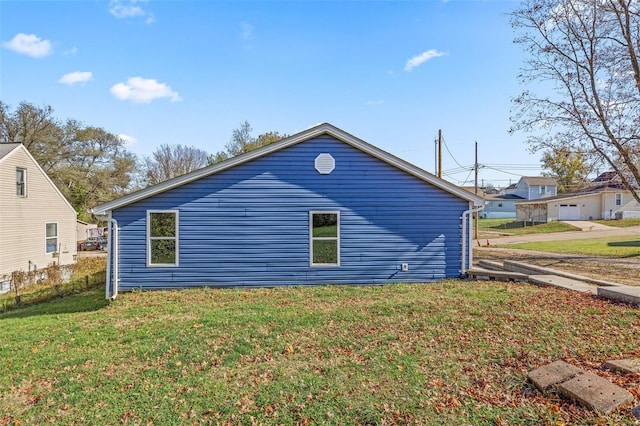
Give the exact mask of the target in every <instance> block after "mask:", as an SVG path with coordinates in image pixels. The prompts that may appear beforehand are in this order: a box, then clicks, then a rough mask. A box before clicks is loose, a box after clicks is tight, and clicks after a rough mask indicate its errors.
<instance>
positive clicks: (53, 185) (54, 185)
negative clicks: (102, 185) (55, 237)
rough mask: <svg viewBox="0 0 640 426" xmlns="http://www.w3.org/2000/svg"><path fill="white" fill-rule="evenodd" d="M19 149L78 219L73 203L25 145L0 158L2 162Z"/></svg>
mask: <svg viewBox="0 0 640 426" xmlns="http://www.w3.org/2000/svg"><path fill="white" fill-rule="evenodd" d="M18 149H22V150H23V151H24V152H25V153H26V154H27V157H29V159H30V160H31V161H32V162H33V164H35V166H36V167H37V168H38V170H40V173H42V175H43V176H44V178H45V179H46V180H47V182H49V185H51V187H52V188H53V189H54V190H55V191H56V193H57V194H58V196H59V197H60V198H61V199H62V201H63V202H64V203H65V204H66V206H67V207H68V208H69V209H70V210H71V211H72V212H73V214H75V216H76V218H77V217H78V212H77V211H76V209H74V208H73V206H72V205H71V203H69V201H68V200H67V199H66V197H65V196H64V195H62V192H60V190H59V189H58V187H57V186H56V184H55V183H53V181H52V180H51V178H50V177H49V175H47V174H46V173H45V171H44V170H42V167H40V164H38V162H37V161H36V159H35V158H33V156H32V155H31V153H30V152H29V150H28V149H27V148H26V147H25V146H24V145H22V144H20V145H19V146H17V147H16V149H12V150H11V151H9V152H8V153H7V155H5V156H4V157H2V158H0V161H2V160H3V159H5V158H7V157H9V156H10V155H13V154H14V153H15V152H18ZM27 176H28V174H27ZM27 191H28V190H27ZM76 220H77V219H76Z"/></svg>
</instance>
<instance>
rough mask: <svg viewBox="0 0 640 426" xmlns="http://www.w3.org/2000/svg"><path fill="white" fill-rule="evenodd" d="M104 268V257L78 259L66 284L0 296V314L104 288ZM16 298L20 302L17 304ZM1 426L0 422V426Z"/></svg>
mask: <svg viewBox="0 0 640 426" xmlns="http://www.w3.org/2000/svg"><path fill="white" fill-rule="evenodd" d="M105 268H106V259H105V258H104V257H90V258H83V259H80V260H78V262H77V263H76V264H74V265H72V266H71V277H70V280H69V281H67V282H64V283H60V282H51V280H45V282H42V283H33V284H30V285H24V286H22V287H21V288H19V290H18V293H17V294H16V292H15V291H14V290H11V291H9V292H7V293H4V294H0V312H4V311H6V310H9V309H16V308H19V307H25V306H29V305H35V304H38V303H43V302H48V301H50V300H53V299H56V298H60V297H65V296H67V295H70V294H77V293H80V292H82V291H85V290H88V289H91V288H96V287H102V288H104V282H105V275H106V271H105ZM18 298H19V300H20V302H19V303H18ZM1 424H2V423H1V422H0V425H1Z"/></svg>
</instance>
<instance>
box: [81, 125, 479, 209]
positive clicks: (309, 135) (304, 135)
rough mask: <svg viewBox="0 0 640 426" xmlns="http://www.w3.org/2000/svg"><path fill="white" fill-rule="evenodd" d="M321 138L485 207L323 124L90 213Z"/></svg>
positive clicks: (477, 198)
mask: <svg viewBox="0 0 640 426" xmlns="http://www.w3.org/2000/svg"><path fill="white" fill-rule="evenodd" d="M323 134H328V135H329V136H333V137H335V138H336V139H339V140H341V141H342V142H345V143H347V144H348V145H351V146H353V147H355V148H357V149H359V150H360V151H363V152H365V153H367V154H369V155H371V156H373V157H375V158H378V159H380V160H382V161H384V162H386V163H387V164H390V165H392V166H394V167H396V168H398V169H400V170H403V171H405V172H407V173H409V174H411V175H413V176H415V177H417V178H419V179H421V180H424V181H426V182H428V183H430V184H432V185H434V186H436V187H438V188H441V189H443V190H445V191H447V192H450V193H451V194H453V195H456V196H457V197H459V198H462V199H463V200H467V201H471V202H473V203H474V205H476V206H483V205H484V200H483V199H482V197H479V196H476V195H474V194H471V193H469V192H467V191H465V190H463V189H461V188H458V187H457V186H456V185H453V184H452V183H449V182H447V181H445V180H442V179H440V178H438V177H436V176H435V175H432V174H431V173H428V172H426V171H424V170H422V169H420V168H419V167H416V166H414V165H413V164H410V163H408V162H406V161H404V160H402V159H400V158H398V157H396V156H394V155H392V154H389V153H388V152H386V151H383V150H381V149H380V148H377V147H375V146H373V145H371V144H368V143H367V142H365V141H363V140H361V139H358V138H357V137H355V136H353V135H351V134H349V133H347V132H345V131H344V130H341V129H338V128H337V127H335V126H333V125H331V124H328V123H323V124H319V125H317V126H315V127H312V128H310V129H307V130H304V131H302V132H300V133H297V134H295V135H293V136H290V137H288V138H286V139H283V140H281V141H278V142H275V143H273V144H271V145H267V146H264V147H262V148H258V149H256V150H255V151H251V152H248V153H246V154H242V155H239V156H237V157H233V158H230V159H228V160H225V161H223V162H221V163H218V164H214V165H211V166H208V167H204V168H202V169H200V170H196V171H194V172H191V173H187V174H186V175H183V176H179V177H176V178H173V179H170V180H168V181H165V182H162V183H159V184H157V185H154V186H150V187H148V188H145V189H142V190H140V191H137V192H134V193H132V194H129V195H126V196H124V197H122V198H118V199H116V200H113V201H110V202H108V203H105V204H101V205H99V206H96V207H94V208H93V209H91V210H90V212H91V213H93V214H94V215H96V216H103V215H105V214H107V212H109V211H112V210H114V209H117V208H120V207H123V206H126V205H128V204H131V203H134V202H136V201H140V200H143V199H145V198H148V197H151V196H153V195H156V194H159V193H161V192H165V191H168V190H170V189H173V188H176V187H178V186H181V185H184V184H187V183H189V182H193V181H194V180H198V179H201V178H203V177H206V176H209V175H212V174H215V173H219V172H221V171H223V170H227V169H230V168H232V167H235V166H238V165H240V164H243V163H246V162H248V161H251V160H254V159H257V158H260V157H263V156H265V155H268V154H271V153H273V152H276V151H279V150H281V149H284V148H287V147H290V146H292V145H296V144H298V143H300V142H304V141H306V140H309V139H313V138H315V137H317V136H320V135H323Z"/></svg>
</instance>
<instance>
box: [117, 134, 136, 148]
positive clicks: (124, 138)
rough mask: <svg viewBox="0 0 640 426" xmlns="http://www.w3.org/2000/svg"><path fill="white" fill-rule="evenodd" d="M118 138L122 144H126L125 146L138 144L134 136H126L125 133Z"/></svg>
mask: <svg viewBox="0 0 640 426" xmlns="http://www.w3.org/2000/svg"><path fill="white" fill-rule="evenodd" d="M118 137H119V138H120V139H121V140H122V142H124V146H130V145H133V144H134V143H136V142H138V139H136V138H134V137H133V136H129V135H125V134H124V133H120V134H119V135H118Z"/></svg>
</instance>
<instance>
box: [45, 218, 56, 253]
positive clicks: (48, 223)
mask: <svg viewBox="0 0 640 426" xmlns="http://www.w3.org/2000/svg"><path fill="white" fill-rule="evenodd" d="M51 224H55V225H56V236H55V237H49V236H47V225H51ZM59 235H60V232H59V231H58V222H45V223H44V252H45V254H54V253H57V252H58V243H59V241H58V240H59ZM50 238H55V239H56V248H55V250H53V251H48V250H47V240H48V239H50Z"/></svg>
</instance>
